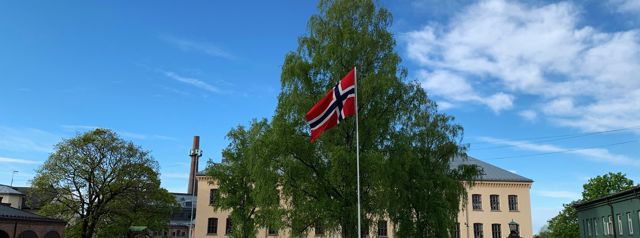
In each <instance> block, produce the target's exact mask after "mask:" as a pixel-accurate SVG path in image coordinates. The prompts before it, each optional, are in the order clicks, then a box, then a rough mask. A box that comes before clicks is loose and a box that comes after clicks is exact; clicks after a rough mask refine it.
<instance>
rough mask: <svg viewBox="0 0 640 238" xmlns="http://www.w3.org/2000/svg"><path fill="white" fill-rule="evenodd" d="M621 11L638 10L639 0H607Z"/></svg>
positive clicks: (639, 7)
mask: <svg viewBox="0 0 640 238" xmlns="http://www.w3.org/2000/svg"><path fill="white" fill-rule="evenodd" d="M609 2H610V3H611V4H613V5H614V6H616V8H617V10H618V11H621V12H638V11H640V0H609Z"/></svg>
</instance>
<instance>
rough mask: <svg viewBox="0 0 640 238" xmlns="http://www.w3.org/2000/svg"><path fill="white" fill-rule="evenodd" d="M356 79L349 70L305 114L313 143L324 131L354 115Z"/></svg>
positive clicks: (353, 72)
mask: <svg viewBox="0 0 640 238" xmlns="http://www.w3.org/2000/svg"><path fill="white" fill-rule="evenodd" d="M355 83H356V77H355V71H354V70H351V71H350V72H349V73H348V74H347V75H346V76H344V78H342V80H340V82H338V84H336V86H335V87H333V89H332V90H330V91H329V92H327V95H325V96H324V97H323V98H322V99H320V101H318V102H317V103H316V105H313V107H312V108H311V110H309V111H308V112H307V115H306V118H307V122H308V123H309V126H310V127H311V142H312V143H313V142H314V141H315V140H316V139H317V138H318V137H320V135H322V133H323V132H324V131H325V130H328V129H330V128H332V127H334V126H336V125H338V124H339V123H340V121H342V120H344V119H345V118H347V117H349V116H353V115H355V114H356V105H355V97H356V84H355Z"/></svg>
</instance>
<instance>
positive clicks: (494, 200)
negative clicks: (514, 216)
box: [489, 194, 500, 211]
mask: <svg viewBox="0 0 640 238" xmlns="http://www.w3.org/2000/svg"><path fill="white" fill-rule="evenodd" d="M489 202H491V211H500V197H499V196H498V195H495V194H493V195H490V196H489Z"/></svg>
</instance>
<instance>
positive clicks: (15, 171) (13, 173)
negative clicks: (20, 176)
mask: <svg viewBox="0 0 640 238" xmlns="http://www.w3.org/2000/svg"><path fill="white" fill-rule="evenodd" d="M16 173H18V171H17V170H14V171H13V172H11V185H10V186H11V187H13V176H14V175H16Z"/></svg>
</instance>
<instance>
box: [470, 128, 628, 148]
mask: <svg viewBox="0 0 640 238" xmlns="http://www.w3.org/2000/svg"><path fill="white" fill-rule="evenodd" d="M639 128H640V126H634V127H626V128H621V129H614V130H606V131H596V132H587V133H577V134H564V135H555V136H542V137H530V138H528V139H527V138H523V139H516V140H524V141H527V142H550V141H560V140H569V139H575V138H580V137H586V136H592V135H599V134H605V133H612V132H620V131H627V130H633V129H639ZM489 143H491V142H478V143H473V144H476V145H477V144H489ZM514 146H516V145H499V146H488V147H480V148H475V149H473V148H472V150H491V149H500V148H507V147H514Z"/></svg>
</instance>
